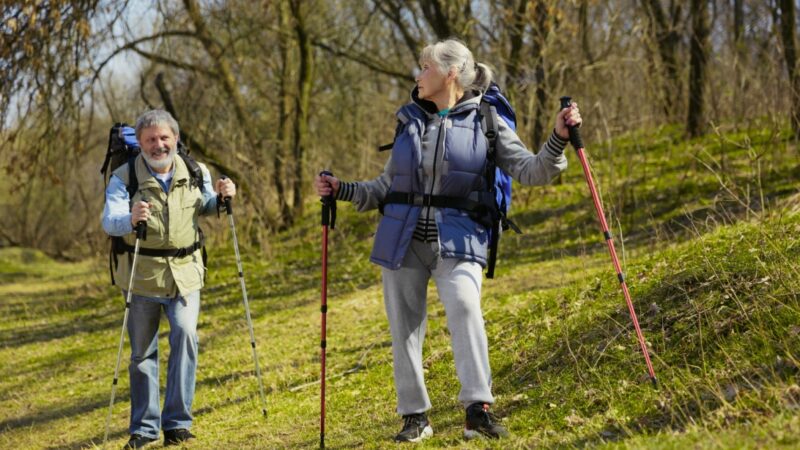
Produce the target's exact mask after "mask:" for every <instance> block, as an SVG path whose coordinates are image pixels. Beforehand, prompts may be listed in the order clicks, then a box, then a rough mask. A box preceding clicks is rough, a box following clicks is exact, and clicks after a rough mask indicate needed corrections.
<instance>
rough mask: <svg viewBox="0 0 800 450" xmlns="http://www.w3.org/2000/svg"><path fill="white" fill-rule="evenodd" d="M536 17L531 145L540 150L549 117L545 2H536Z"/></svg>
mask: <svg viewBox="0 0 800 450" xmlns="http://www.w3.org/2000/svg"><path fill="white" fill-rule="evenodd" d="M534 8H535V10H534V15H535V17H536V24H535V25H534V29H533V39H532V43H533V45H532V49H531V56H532V57H533V60H534V61H535V64H534V69H533V76H534V80H535V83H536V91H535V94H534V95H535V105H534V112H533V117H534V119H533V120H534V122H533V127H532V130H531V144H530V145H532V146H533V147H534V148H538V147H539V146H540V145H541V144H542V142H543V140H544V124H545V121H546V115H547V111H548V108H547V89H546V87H547V86H546V80H545V67H544V44H545V41H546V40H547V35H548V34H549V32H550V17H549V15H548V12H547V5H546V4H545V2H544V0H536V1H535V2H534Z"/></svg>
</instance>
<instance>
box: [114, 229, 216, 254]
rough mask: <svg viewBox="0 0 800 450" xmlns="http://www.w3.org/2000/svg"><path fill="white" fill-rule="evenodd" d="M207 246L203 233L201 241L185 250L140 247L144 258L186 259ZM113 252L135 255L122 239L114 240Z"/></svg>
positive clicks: (140, 252) (130, 246) (131, 247)
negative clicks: (185, 257)
mask: <svg viewBox="0 0 800 450" xmlns="http://www.w3.org/2000/svg"><path fill="white" fill-rule="evenodd" d="M204 244H205V238H204V237H203V235H202V233H201V234H200V240H198V241H197V242H195V243H194V244H192V245H189V246H187V247H183V248H144V247H139V254H140V255H144V256H153V257H184V256H189V255H191V254H192V253H194V252H195V251H197V250H200V249H201V248H203V245H204ZM112 249H113V252H114V253H115V254H117V255H120V254H122V253H133V250H134V247H133V246H132V245H130V244H128V243H126V242H125V241H123V240H122V239H114V243H113V244H112Z"/></svg>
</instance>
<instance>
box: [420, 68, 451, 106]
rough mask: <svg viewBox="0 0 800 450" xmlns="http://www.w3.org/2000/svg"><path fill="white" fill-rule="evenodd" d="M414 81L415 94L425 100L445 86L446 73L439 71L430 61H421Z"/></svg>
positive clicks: (440, 91)
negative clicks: (415, 85) (415, 83)
mask: <svg viewBox="0 0 800 450" xmlns="http://www.w3.org/2000/svg"><path fill="white" fill-rule="evenodd" d="M416 81H417V95H418V96H419V98H421V99H425V100H430V99H432V98H433V97H435V96H436V95H438V94H440V93H442V92H444V91H445V89H446V88H447V74H446V73H441V72H439V69H438V68H437V66H436V65H435V64H433V63H431V62H430V61H423V62H422V65H421V66H420V72H419V74H418V75H417V76H416Z"/></svg>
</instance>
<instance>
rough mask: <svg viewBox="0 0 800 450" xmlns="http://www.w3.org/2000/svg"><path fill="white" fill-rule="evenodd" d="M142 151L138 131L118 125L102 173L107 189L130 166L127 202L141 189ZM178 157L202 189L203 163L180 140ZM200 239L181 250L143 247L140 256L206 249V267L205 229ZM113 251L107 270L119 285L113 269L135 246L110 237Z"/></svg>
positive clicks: (110, 254)
mask: <svg viewBox="0 0 800 450" xmlns="http://www.w3.org/2000/svg"><path fill="white" fill-rule="evenodd" d="M141 151H142V148H141V146H140V145H139V141H137V140H136V130H134V129H133V127H131V126H129V125H128V124H125V123H119V122H117V123H115V124H114V126H112V127H111V130H110V131H109V133H108V149H107V150H106V158H105V160H104V161H103V167H102V168H101V169H100V173H101V174H102V175H103V181H104V186H106V187H108V182H109V180H110V179H111V175H112V174H113V173H114V171H115V170H116V169H117V168H118V167H120V166H122V165H123V164H126V163H127V164H128V184H127V185H126V186H125V188H126V190H127V191H128V199H130V200H133V195H134V194H135V193H136V191H138V190H139V179H138V178H136V164H135V162H136V157H137V156H139V153H141ZM178 155H179V156H180V157H181V159H183V162H184V163H185V164H186V168H187V169H188V170H189V177H190V179H191V181H190V185H191V186H192V187H196V188H202V186H203V170H202V169H201V168H200V164H198V163H197V161H195V160H194V158H192V157H191V156H189V149H187V148H186V146H184V145H183V143H182V142H181V141H180V140H179V141H178ZM198 232H199V234H200V240H199V241H197V242H196V243H194V244H193V245H191V246H189V247H185V248H180V249H174V250H173V249H147V248H140V249H139V254H141V255H145V256H160V257H166V256H186V255H189V254H191V253H193V252H194V251H195V250H197V249H201V248H202V250H203V265H205V263H206V260H207V256H206V248H205V239H204V237H203V232H202V230H198ZM110 239H111V248H110V250H109V253H108V269H109V272H110V273H111V284H112V285H113V284H116V283H115V280H114V267H115V266H116V262H117V259H116V258H117V255H119V254H122V253H126V252H132V251H133V250H132V247H130V246H129V245H128V244H126V243H125V241H124V240H123V239H122V237H120V236H110Z"/></svg>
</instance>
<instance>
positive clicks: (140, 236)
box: [103, 197, 147, 447]
mask: <svg viewBox="0 0 800 450" xmlns="http://www.w3.org/2000/svg"><path fill="white" fill-rule="evenodd" d="M142 201H143V202H145V203H147V199H146V198H144V197H142ZM145 240H147V223H146V222H145V221H143V220H142V221H140V222H138V223H137V224H136V243H135V244H134V246H133V261H132V262H131V278H130V280H129V281H128V292H127V294H126V298H125V315H124V316H123V317H122V331H121V332H120V334H119V348H118V349H117V364H116V365H115V366H114V381H113V382H112V383H111V400H110V401H109V402H108V417H107V418H106V432H105V435H104V436H103V447H105V445H106V442H107V441H108V432H109V429H110V428H111V416H112V413H113V412H114V397H115V396H116V394H117V380H118V379H119V364H120V361H121V360H122V347H123V345H124V344H125V330H126V328H127V327H128V313H129V312H130V309H131V296H132V295H133V280H134V278H135V277H136V261H137V259H138V256H139V242H140V241H145Z"/></svg>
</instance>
